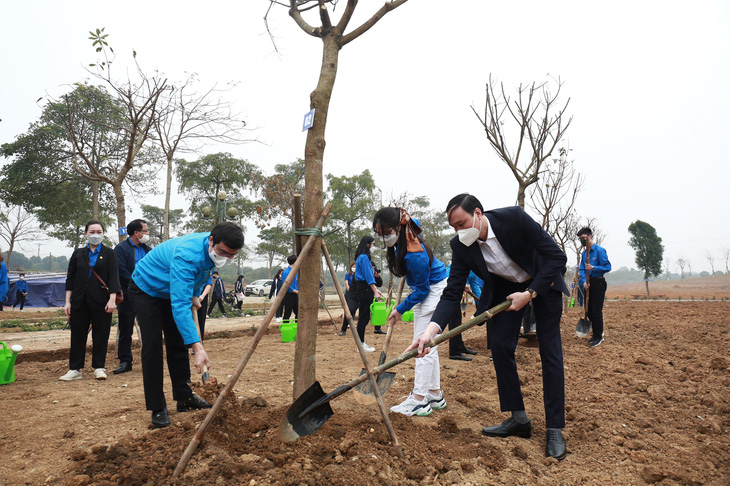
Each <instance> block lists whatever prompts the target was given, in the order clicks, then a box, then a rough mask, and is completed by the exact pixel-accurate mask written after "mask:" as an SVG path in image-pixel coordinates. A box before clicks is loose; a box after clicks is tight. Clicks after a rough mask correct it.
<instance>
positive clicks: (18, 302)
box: [13, 291, 25, 310]
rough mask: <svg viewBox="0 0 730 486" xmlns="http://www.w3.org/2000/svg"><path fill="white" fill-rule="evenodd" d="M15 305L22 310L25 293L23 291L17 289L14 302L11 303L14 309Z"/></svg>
mask: <svg viewBox="0 0 730 486" xmlns="http://www.w3.org/2000/svg"><path fill="white" fill-rule="evenodd" d="M16 305H19V306H20V310H23V307H25V294H24V293H23V292H20V291H17V292H16V293H15V304H13V309H15V306H16Z"/></svg>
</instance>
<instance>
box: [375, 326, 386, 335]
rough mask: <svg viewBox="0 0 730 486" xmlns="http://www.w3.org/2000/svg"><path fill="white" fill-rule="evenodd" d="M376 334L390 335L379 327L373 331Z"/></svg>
mask: <svg viewBox="0 0 730 486" xmlns="http://www.w3.org/2000/svg"><path fill="white" fill-rule="evenodd" d="M373 333H374V334H388V333H387V332H385V331H383V330H382V329H380V328H379V327H378V328H377V329H375V330H374V331H373Z"/></svg>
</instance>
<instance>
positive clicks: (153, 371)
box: [129, 282, 193, 411]
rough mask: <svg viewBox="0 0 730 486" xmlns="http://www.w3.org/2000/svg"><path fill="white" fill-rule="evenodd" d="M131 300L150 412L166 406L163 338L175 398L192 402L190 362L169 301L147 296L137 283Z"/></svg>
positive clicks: (133, 288) (130, 288) (131, 288)
mask: <svg viewBox="0 0 730 486" xmlns="http://www.w3.org/2000/svg"><path fill="white" fill-rule="evenodd" d="M129 299H130V300H131V303H132V306H133V307H134V311H135V312H136V313H137V322H138V323H139V331H140V334H141V336H142V381H143V383H144V400H145V405H146V407H147V410H152V411H155V410H161V409H163V408H165V407H166V406H167V402H166V401H165V392H164V389H163V385H164V383H163V363H162V357H163V353H162V343H163V335H164V343H165V351H166V354H167V370H168V371H169V372H170V380H171V381H172V398H173V399H174V400H178V401H179V400H186V399H188V398H192V396H193V391H192V390H191V389H190V386H189V385H188V382H189V381H190V361H189V359H188V349H187V348H186V347H185V344H184V342H183V338H182V336H181V335H180V331H178V329H177V325H176V324H175V320H174V319H173V317H172V305H171V304H170V300H169V299H160V298H157V297H152V296H151V295H148V294H146V293H145V292H143V291H142V290H140V289H139V287H137V285H136V284H135V283H134V282H130V284H129Z"/></svg>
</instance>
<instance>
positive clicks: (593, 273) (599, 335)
mask: <svg viewBox="0 0 730 486" xmlns="http://www.w3.org/2000/svg"><path fill="white" fill-rule="evenodd" d="M578 238H580V244H581V245H583V246H587V247H589V248H590V250H587V251H584V252H583V253H582V254H581V256H580V266H579V267H578V273H579V275H580V281H579V282H578V284H579V287H582V288H584V289H586V290H587V291H588V292H587V293H588V297H587V298H588V301H587V304H588V312H587V316H588V320H589V321H590V322H591V324H592V325H593V336H591V338H590V339H589V340H588V345H589V346H590V347H592V348H595V347H596V346H598V345H599V344H601V343H602V342H603V300H604V298H605V297H606V279H605V278H603V276H604V275H605V274H607V273H608V272H610V271H611V262H610V261H608V254H607V253H606V250H605V249H604V248H603V247H602V246H598V245H596V244H594V243H593V232H592V231H591V229H590V228H588V227H586V228H581V229H580V231H578ZM588 251H590V256H589V257H588V259H587V261H586V253H587V252H588ZM586 271H587V272H588V280H587V281H586ZM589 289H590V290H589Z"/></svg>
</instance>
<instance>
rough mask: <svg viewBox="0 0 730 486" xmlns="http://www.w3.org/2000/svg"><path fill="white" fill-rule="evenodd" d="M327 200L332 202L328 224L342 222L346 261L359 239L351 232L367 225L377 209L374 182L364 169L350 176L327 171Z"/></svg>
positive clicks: (337, 224) (338, 224)
mask: <svg viewBox="0 0 730 486" xmlns="http://www.w3.org/2000/svg"><path fill="white" fill-rule="evenodd" d="M327 181H328V182H329V188H328V189H327V192H328V193H329V200H330V201H331V202H332V211H331V213H330V224H331V225H332V226H333V227H342V226H344V230H345V245H346V248H347V261H348V262H349V261H352V260H353V256H354V254H355V247H357V244H358V243H359V241H360V240H359V239H357V240H356V239H354V237H353V236H354V233H355V232H358V230H360V229H362V228H369V227H370V220H369V218H370V217H372V215H373V214H374V213H375V211H377V208H376V207H375V200H374V199H373V193H374V192H375V182H374V181H373V177H372V175H371V174H370V171H369V170H368V169H365V171H364V172H362V173H361V174H360V175H355V176H352V177H347V176H342V177H335V176H333V175H332V174H327Z"/></svg>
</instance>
